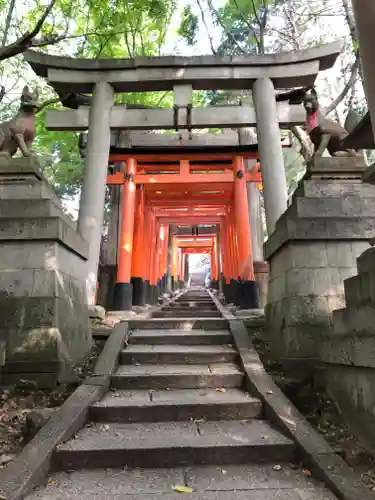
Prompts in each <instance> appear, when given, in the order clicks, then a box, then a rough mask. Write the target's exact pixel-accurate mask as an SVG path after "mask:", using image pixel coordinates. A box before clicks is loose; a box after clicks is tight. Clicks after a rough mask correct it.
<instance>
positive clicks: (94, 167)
mask: <svg viewBox="0 0 375 500" xmlns="http://www.w3.org/2000/svg"><path fill="white" fill-rule="evenodd" d="M113 102H114V90H113V87H112V86H111V85H109V84H108V83H106V82H100V83H97V84H95V86H94V89H93V93H92V103H91V107H90V114H89V132H88V139H87V151H86V157H85V167H84V172H83V187H82V193H81V200H80V207H79V217H78V225H77V228H78V232H79V233H80V234H81V236H82V237H83V239H85V240H86V241H87V242H88V244H89V250H88V259H87V263H86V271H85V274H86V293H87V303H88V305H89V306H93V305H94V304H95V298H96V285H97V279H98V266H99V254H100V246H101V240H102V227H103V219H104V203H105V191H106V178H107V169H108V155H109V148H110V143H111V131H110V120H111V108H112V105H113Z"/></svg>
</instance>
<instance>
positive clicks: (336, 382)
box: [325, 341, 375, 453]
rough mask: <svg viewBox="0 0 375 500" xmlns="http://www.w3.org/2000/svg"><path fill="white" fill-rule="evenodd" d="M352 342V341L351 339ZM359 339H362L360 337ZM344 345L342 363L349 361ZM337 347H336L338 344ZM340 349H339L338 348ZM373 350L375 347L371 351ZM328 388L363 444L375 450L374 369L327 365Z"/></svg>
mask: <svg viewBox="0 0 375 500" xmlns="http://www.w3.org/2000/svg"><path fill="white" fill-rule="evenodd" d="M348 342H349V341H348ZM359 342H360V341H359ZM346 347H347V344H344V345H342V354H343V356H340V360H337V361H339V363H344V362H345V361H348V359H345V358H346V353H345V352H344V350H345V348H346ZM336 349H337V348H336ZM336 352H337V351H336ZM371 353H372V354H373V351H371ZM325 372H326V383H327V389H328V392H329V394H330V395H331V397H332V398H333V399H334V401H335V403H336V404H337V405H338V407H339V409H340V412H341V413H342V414H343V415H345V419H346V420H347V421H348V422H349V423H350V426H351V428H352V429H353V431H354V432H355V434H356V435H357V436H358V437H359V438H360V440H361V442H362V444H363V446H364V447H365V448H367V449H368V450H369V451H371V453H375V445H374V443H375V425H374V423H375V410H374V408H375V395H374V384H375V370H374V368H367V369H366V368H360V367H356V365H354V366H349V365H347V364H331V363H330V362H329V360H327V363H326V365H325Z"/></svg>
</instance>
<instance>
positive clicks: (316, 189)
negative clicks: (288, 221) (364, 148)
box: [293, 179, 375, 199]
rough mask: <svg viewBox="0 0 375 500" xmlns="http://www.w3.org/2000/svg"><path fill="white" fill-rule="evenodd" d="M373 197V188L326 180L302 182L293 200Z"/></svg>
mask: <svg viewBox="0 0 375 500" xmlns="http://www.w3.org/2000/svg"><path fill="white" fill-rule="evenodd" d="M353 195H354V196H361V197H362V196H363V197H364V198H372V197H373V196H375V186H370V185H368V184H362V183H361V182H355V181H353V180H347V181H345V180H340V182H337V181H336V182H330V181H328V180H327V179H320V180H319V179H314V180H302V181H301V182H300V183H299V185H298V186H297V189H296V190H295V191H294V193H293V199H294V198H303V197H312V198H326V197H329V198H331V197H332V198H340V197H342V196H353Z"/></svg>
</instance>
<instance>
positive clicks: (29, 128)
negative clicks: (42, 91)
mask: <svg viewBox="0 0 375 500" xmlns="http://www.w3.org/2000/svg"><path fill="white" fill-rule="evenodd" d="M38 98H39V93H38V91H37V90H35V91H34V92H31V90H30V89H29V87H27V86H26V87H24V88H23V91H22V95H21V105H20V108H19V110H18V112H17V114H16V116H14V117H13V118H12V119H11V120H9V121H7V122H4V123H1V124H0V152H2V153H8V154H10V156H14V155H15V154H16V153H17V151H18V148H19V149H20V150H21V152H22V154H23V156H31V155H32V153H31V151H30V146H31V145H32V143H33V141H34V138H35V130H36V118H35V114H36V110H37V109H38V108H39V103H38Z"/></svg>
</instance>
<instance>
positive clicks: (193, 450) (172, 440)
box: [56, 420, 295, 468]
mask: <svg viewBox="0 0 375 500" xmlns="http://www.w3.org/2000/svg"><path fill="white" fill-rule="evenodd" d="M294 451H295V450H294V445H293V443H292V442H291V441H290V440H289V439H287V438H285V437H284V436H283V435H282V434H280V433H279V432H278V431H276V430H274V429H273V428H271V427H270V426H269V425H268V424H267V423H266V422H264V421H261V420H250V421H241V422H240V421H235V420H234V421H221V422H203V423H194V422H165V423H148V424H136V423H134V424H107V425H106V426H103V425H101V424H95V425H93V426H92V427H91V426H90V427H86V428H84V429H82V430H81V431H80V432H79V433H78V435H77V436H76V438H75V439H73V440H70V441H68V442H67V443H65V444H63V445H61V446H60V447H59V449H58V450H57V452H56V463H57V464H58V466H59V464H64V467H69V468H84V467H90V466H95V465H100V466H102V467H106V466H107V467H112V466H117V467H118V466H119V465H120V464H121V465H123V466H125V465H128V466H129V467H137V466H138V467H139V466H148V467H155V466H159V467H167V466H172V467H173V466H179V465H186V464H191V465H196V464H201V463H214V464H221V463H222V464H225V463H229V464H231V463H232V464H233V463H241V461H243V460H246V461H254V459H255V460H256V461H257V462H264V461H265V460H267V458H268V459H270V458H271V457H272V459H275V460H280V459H284V460H285V459H288V458H289V459H291V458H292V457H293V454H294Z"/></svg>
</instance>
